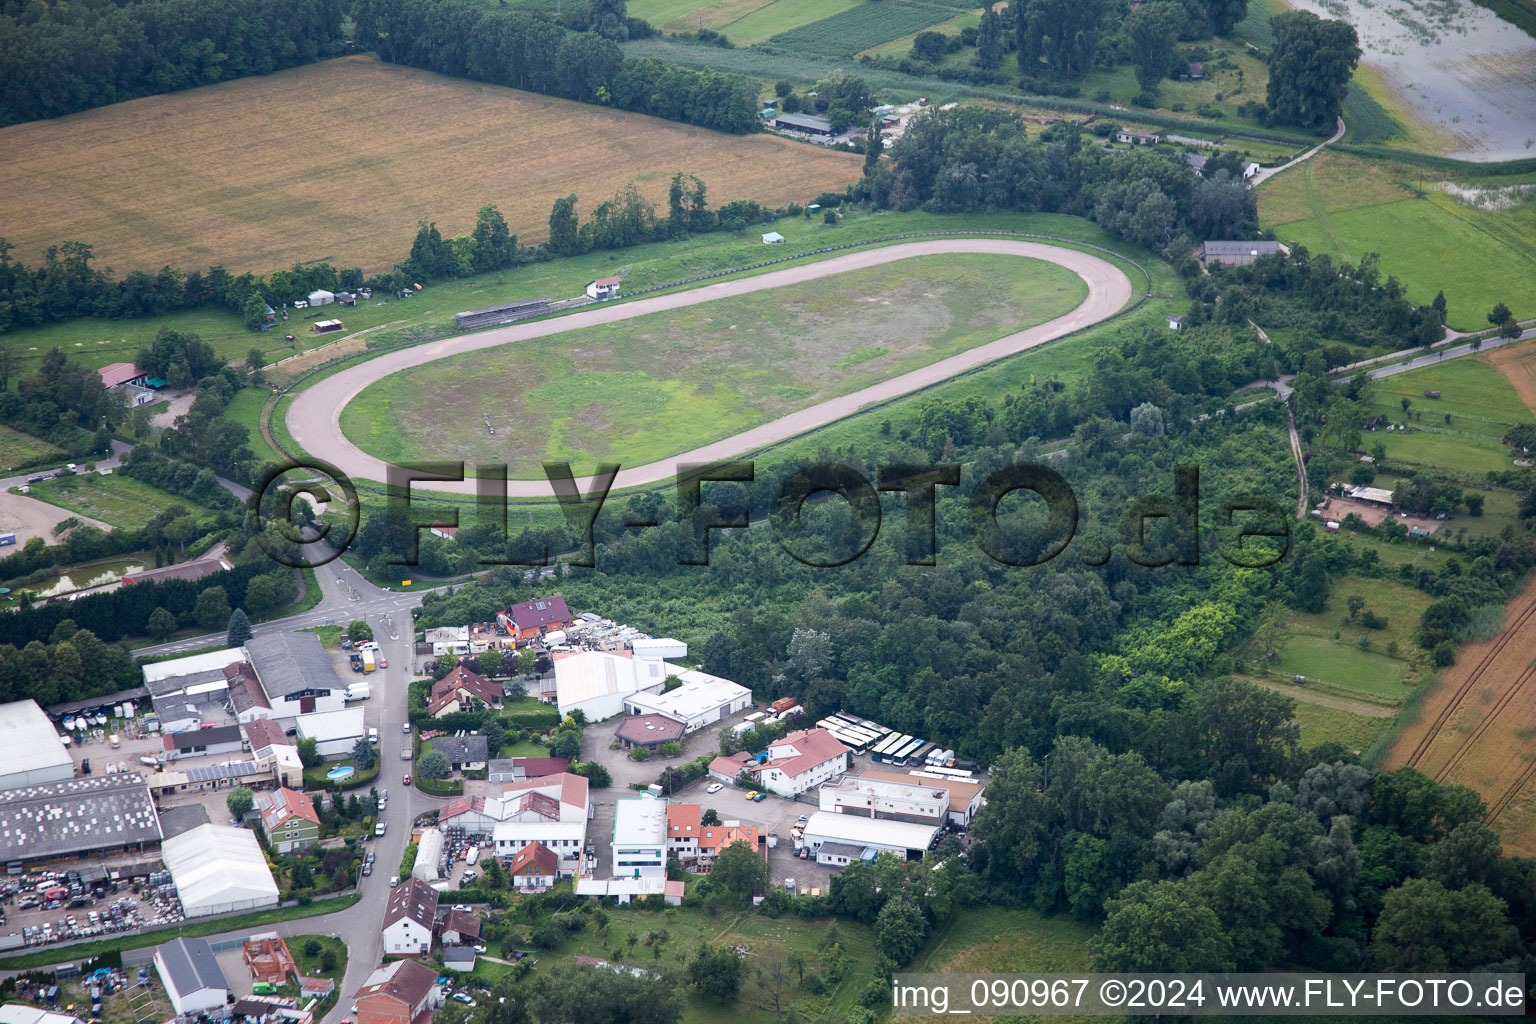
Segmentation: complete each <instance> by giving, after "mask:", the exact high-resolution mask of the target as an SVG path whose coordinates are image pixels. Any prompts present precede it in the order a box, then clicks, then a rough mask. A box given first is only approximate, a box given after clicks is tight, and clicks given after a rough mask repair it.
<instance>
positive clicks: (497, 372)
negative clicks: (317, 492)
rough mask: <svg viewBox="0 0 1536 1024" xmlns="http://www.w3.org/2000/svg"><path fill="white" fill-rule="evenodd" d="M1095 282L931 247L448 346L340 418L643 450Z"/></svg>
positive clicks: (499, 446) (451, 435)
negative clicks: (853, 266) (749, 288)
mask: <svg viewBox="0 0 1536 1024" xmlns="http://www.w3.org/2000/svg"><path fill="white" fill-rule="evenodd" d="M917 282H921V284H918V283H917ZM1086 295H1087V288H1086V285H1085V284H1084V283H1083V281H1082V279H1081V278H1079V277H1078V276H1077V275H1075V274H1073V273H1071V272H1070V271H1067V270H1065V269H1063V268H1061V267H1057V266H1056V265H1054V264H1051V263H1045V262H1041V261H1033V260H1023V259H1019V258H1017V257H1012V256H988V255H960V256H925V257H917V258H915V259H909V260H901V261H899V262H897V263H894V264H889V265H886V266H883V267H872V268H868V269H865V270H855V271H849V272H847V273H844V274H840V275H838V276H837V278H836V279H835V282H807V283H805V284H801V285H791V286H786V287H784V288H776V289H772V290H769V291H765V292H758V293H754V294H751V295H744V296H737V297H734V298H730V299H721V300H718V301H716V302H710V303H705V304H703V305H700V306H694V307H690V308H688V309H683V310H674V311H670V312H665V313H655V314H651V315H649V316H645V317H642V318H639V319H637V320H632V321H627V322H623V323H617V324H611V325H605V326H601V327H590V328H586V329H584V330H582V331H579V332H573V333H568V334H558V335H551V336H549V337H547V338H541V339H537V340H535V341H530V342H522V343H518V344H515V345H506V346H500V347H497V348H494V349H487V350H484V351H482V352H474V353H468V354H466V355H462V356H454V357H450V358H447V359H442V360H438V361H436V362H433V363H428V364H425V365H422V366H419V367H416V368H414V369H410V370H406V371H403V372H401V373H397V374H394V375H392V376H390V377H388V378H386V379H385V380H382V381H379V382H378V383H376V384H373V385H371V386H370V387H368V388H366V389H364V391H363V392H362V393H361V394H359V395H358V396H357V398H355V399H353V401H352V402H351V403H350V404H349V405H348V406H347V407H346V409H345V410H344V411H343V412H342V417H341V425H342V428H343V429H344V430H345V431H346V432H347V434H348V436H350V437H351V438H352V439H353V440H354V441H355V442H356V443H357V444H358V445H359V447H361V448H363V449H364V450H365V451H368V452H370V453H371V454H374V455H376V456H378V457H379V458H382V459H386V460H389V461H392V462H395V463H406V462H410V461H415V460H417V459H419V458H422V457H424V456H426V455H428V454H430V455H431V457H433V458H439V459H441V458H453V459H458V458H463V459H465V460H466V461H471V462H474V461H478V462H482V463H484V462H496V461H504V462H506V463H507V464H508V465H509V467H510V470H509V472H510V473H511V474H512V475H513V476H515V477H527V476H531V475H537V472H538V465H539V462H540V461H541V460H543V459H571V460H573V461H590V460H592V459H595V458H616V459H619V460H620V461H622V462H625V463H644V462H649V461H651V460H654V459H661V458H665V457H667V456H669V455H674V454H676V453H678V452H681V451H686V450H688V449H690V448H692V447H695V446H697V445H700V444H705V443H707V442H709V441H713V440H716V439H718V438H721V437H727V436H729V435H731V434H734V433H737V432H739V431H741V430H745V429H748V428H750V427H752V426H756V425H757V424H759V423H762V422H766V421H768V420H771V419H774V418H776V417H778V416H782V415H785V414H786V413H789V412H791V411H793V410H795V409H801V408H805V407H806V406H809V405H814V404H815V403H816V402H818V401H823V400H825V399H828V398H831V397H833V396H835V395H839V394H845V393H847V392H850V391H854V390H857V389H858V388H860V387H864V386H866V385H868V384H872V383H875V382H877V381H881V380H885V379H888V378H890V377H893V376H897V375H899V374H901V373H903V372H905V371H907V370H911V369H914V368H916V367H919V366H924V365H927V364H928V363H931V362H934V361H936V360H938V359H941V358H943V357H945V356H947V355H952V354H954V353H956V352H961V351H964V350H966V349H970V348H973V347H975V346H977V345H980V344H985V343H986V342H988V341H992V340H994V339H996V338H1000V337H1002V336H1004V335H1005V334H1008V333H1011V332H1013V331H1015V330H1021V329H1023V328H1025V327H1028V326H1032V325H1034V324H1039V323H1044V322H1045V321H1047V320H1050V319H1052V318H1053V317H1056V316H1058V315H1060V314H1062V313H1065V312H1066V311H1068V310H1070V309H1072V308H1074V307H1075V306H1077V305H1078V304H1079V303H1080V302H1081V301H1082V300H1083V298H1084V297H1085V296H1086ZM875 348H879V349H883V350H884V351H883V352H882V353H881V354H875V353H874V352H873V351H871V350H872V349H875ZM851 356H852V357H854V358H850V357H851ZM445 410H453V412H452V413H451V414H448V415H445V412H444V411H445ZM487 419H488V420H489V425H490V427H493V428H494V431H495V433H494V435H492V434H490V433H489V432H488V427H487V424H486V423H485V422H482V421H483V420H487Z"/></svg>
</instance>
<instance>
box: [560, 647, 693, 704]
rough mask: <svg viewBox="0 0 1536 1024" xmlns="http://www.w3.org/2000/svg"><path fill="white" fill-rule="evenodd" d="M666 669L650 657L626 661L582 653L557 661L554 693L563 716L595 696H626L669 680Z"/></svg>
mask: <svg viewBox="0 0 1536 1024" xmlns="http://www.w3.org/2000/svg"><path fill="white" fill-rule="evenodd" d="M667 671H668V670H667V666H666V665H665V664H664V663H662V662H660V661H656V660H653V659H651V658H625V657H621V656H620V655H617V654H609V653H608V652H607V651H583V652H581V653H580V654H573V655H571V656H570V657H567V658H561V659H559V660H558V661H556V662H555V692H556V695H557V698H558V700H559V703H560V707H561V709H562V710H561V713H562V714H564V713H565V710H564V709H566V708H569V707H571V706H573V705H576V704H580V703H581V702H583V701H588V700H592V699H593V698H594V697H606V696H611V695H621V696H622V695H627V694H632V693H635V692H636V691H638V690H644V689H646V688H649V687H657V686H660V685H661V684H662V683H664V682H666V680H667Z"/></svg>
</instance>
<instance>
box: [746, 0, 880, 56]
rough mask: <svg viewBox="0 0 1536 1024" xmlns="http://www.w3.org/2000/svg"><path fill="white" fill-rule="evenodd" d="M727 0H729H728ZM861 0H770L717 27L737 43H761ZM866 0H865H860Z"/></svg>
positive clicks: (849, 7)
mask: <svg viewBox="0 0 1536 1024" xmlns="http://www.w3.org/2000/svg"><path fill="white" fill-rule="evenodd" d="M727 2H730V0H727ZM860 2H861V0H773V2H772V3H769V4H765V5H763V6H762V7H758V8H756V9H755V10H753V11H751V12H749V13H748V14H746V15H745V16H744V17H742V18H739V19H737V20H736V21H732V22H730V23H728V24H726V25H725V26H724V27H722V28H721V29H720V31H721V32H724V33H725V36H726V38H727V39H729V40H730V41H731V42H733V43H735V44H736V45H737V46H751V45H752V44H754V43H761V42H764V41H766V40H768V39H769V38H771V37H773V36H776V35H778V34H779V33H781V32H789V31H791V30H792V29H797V28H799V27H800V26H801V25H809V24H810V23H811V22H813V21H820V20H821V19H823V18H827V17H831V16H832V15H834V14H837V13H839V12H840V11H846V10H849V9H851V8H854V7H858V6H859V5H860ZM863 2H864V3H867V2H868V0H863Z"/></svg>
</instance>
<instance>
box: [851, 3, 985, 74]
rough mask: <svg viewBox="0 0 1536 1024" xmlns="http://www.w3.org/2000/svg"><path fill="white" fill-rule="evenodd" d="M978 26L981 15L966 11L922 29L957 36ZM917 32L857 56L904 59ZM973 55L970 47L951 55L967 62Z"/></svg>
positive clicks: (909, 33)
mask: <svg viewBox="0 0 1536 1024" xmlns="http://www.w3.org/2000/svg"><path fill="white" fill-rule="evenodd" d="M980 24H981V15H979V14H977V13H976V12H975V11H966V12H964V13H961V14H956V15H955V16H954V17H952V18H950V19H949V20H948V21H941V22H939V23H938V24H937V25H924V26H923V28H924V29H932V30H933V31H935V32H942V33H944V34H945V35H947V36H957V35H959V34H960V32H961V31H962V30H963V29H967V28H976V27H977V26H979V25H980ZM919 31H922V29H918V30H914V31H912V32H908V33H907V34H906V35H904V36H902V37H901V38H899V39H892V40H890V41H888V42H884V43H881V44H880V45H879V46H871V47H870V48H869V49H867V50H864V51H863V52H861V53H860V54H859V56H860V57H863V56H866V55H868V56H870V57H905V56H906V55H907V54H908V53H910V52H911V50H912V40H914V39H915V38H917V33H918V32H919ZM975 55H976V51H975V50H973V49H971V48H970V47H963V48H961V50H960V52H959V53H956V54H953V56H955V57H963V58H964V59H965V60H967V61H969V60H970V59H971V58H972V57H974V56H975ZM947 56H950V55H946V57H947ZM947 62H948V61H947V60H946V61H945V62H944V63H947Z"/></svg>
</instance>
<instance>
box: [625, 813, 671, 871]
mask: <svg viewBox="0 0 1536 1024" xmlns="http://www.w3.org/2000/svg"><path fill="white" fill-rule="evenodd" d="M666 875H667V801H666V800H664V799H662V798H661V797H656V796H651V795H650V794H649V793H642V794H640V795H639V796H632V797H620V798H619V799H618V800H617V801H615V803H614V809H613V877H614V878H665V877H666Z"/></svg>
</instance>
